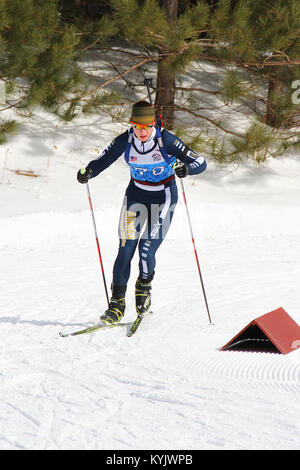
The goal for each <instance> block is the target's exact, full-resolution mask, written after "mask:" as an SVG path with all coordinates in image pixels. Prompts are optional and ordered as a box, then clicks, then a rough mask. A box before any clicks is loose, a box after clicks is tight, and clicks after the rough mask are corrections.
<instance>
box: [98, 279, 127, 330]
mask: <svg viewBox="0 0 300 470" xmlns="http://www.w3.org/2000/svg"><path fill="white" fill-rule="evenodd" d="M126 287H127V286H113V287H112V297H111V298H110V302H109V306H108V309H107V310H105V312H104V314H103V315H101V317H100V320H102V321H103V322H104V323H106V324H107V325H113V324H114V323H119V321H120V320H121V318H122V317H123V316H124V311H125V293H126Z"/></svg>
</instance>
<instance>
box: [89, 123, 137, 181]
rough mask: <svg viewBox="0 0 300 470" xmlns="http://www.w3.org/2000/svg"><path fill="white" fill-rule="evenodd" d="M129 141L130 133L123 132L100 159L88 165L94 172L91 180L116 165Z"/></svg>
mask: <svg viewBox="0 0 300 470" xmlns="http://www.w3.org/2000/svg"><path fill="white" fill-rule="evenodd" d="M127 141H128V131H125V132H123V134H121V135H119V136H118V137H117V138H116V139H115V140H113V141H112V142H111V144H110V145H109V146H108V147H107V148H106V149H105V150H104V151H103V152H102V154H101V155H100V157H98V158H97V159H96V160H92V161H91V162H90V163H89V164H88V165H87V168H89V169H90V170H91V171H92V176H91V178H95V176H98V175H99V174H100V173H102V171H104V170H106V168H108V167H109V166H110V165H111V164H112V163H114V162H115V161H116V160H117V159H118V158H119V157H120V156H121V155H122V154H123V153H124V152H125V148H126V144H127Z"/></svg>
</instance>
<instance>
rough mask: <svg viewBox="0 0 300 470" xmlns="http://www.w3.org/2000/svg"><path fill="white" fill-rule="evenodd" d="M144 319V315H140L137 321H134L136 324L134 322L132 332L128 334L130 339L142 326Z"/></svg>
mask: <svg viewBox="0 0 300 470" xmlns="http://www.w3.org/2000/svg"><path fill="white" fill-rule="evenodd" d="M149 313H150V312H149ZM143 318H144V315H141V314H139V315H138V316H137V317H136V319H135V320H134V322H133V324H132V326H131V328H130V330H129V331H128V333H127V336H129V337H130V336H132V335H134V333H135V332H136V330H137V329H138V327H139V326H140V324H141V322H142V320H143Z"/></svg>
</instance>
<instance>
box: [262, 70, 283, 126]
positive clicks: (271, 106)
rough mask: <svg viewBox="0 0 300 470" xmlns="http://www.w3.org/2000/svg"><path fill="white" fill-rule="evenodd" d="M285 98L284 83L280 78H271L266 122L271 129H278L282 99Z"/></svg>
mask: <svg viewBox="0 0 300 470" xmlns="http://www.w3.org/2000/svg"><path fill="white" fill-rule="evenodd" d="M283 96H284V90H283V82H282V80H281V78H280V77H278V76H274V77H270V80H269V86H268V98H267V110H266V118H265V122H266V124H268V125H269V126H271V127H278V126H280V125H281V122H280V117H279V114H280V109H279V108H280V104H279V103H280V98H281V97H283Z"/></svg>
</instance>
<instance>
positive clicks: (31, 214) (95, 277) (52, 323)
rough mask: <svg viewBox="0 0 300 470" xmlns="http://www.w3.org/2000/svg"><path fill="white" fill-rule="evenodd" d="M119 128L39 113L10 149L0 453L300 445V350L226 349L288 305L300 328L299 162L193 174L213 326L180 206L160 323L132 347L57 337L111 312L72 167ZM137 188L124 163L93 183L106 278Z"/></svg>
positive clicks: (162, 257)
mask: <svg viewBox="0 0 300 470" xmlns="http://www.w3.org/2000/svg"><path fill="white" fill-rule="evenodd" d="M122 130H123V127H122V126H120V125H115V124H112V123H111V121H110V119H108V118H107V117H105V116H99V117H94V118H91V119H89V120H86V121H84V120H81V121H79V122H77V123H76V124H72V125H70V126H69V127H66V128H62V127H59V126H58V125H57V123H56V121H55V120H54V118H53V117H51V116H49V115H46V114H44V113H38V114H37V115H36V117H35V118H34V119H32V120H31V121H26V122H24V123H23V125H22V129H21V132H20V133H19V134H18V135H17V136H14V137H11V138H10V139H9V142H8V143H7V144H6V145H4V146H2V147H0V165H1V166H0V198H1V205H0V259H1V270H0V288H1V296H0V328H1V343H0V344H1V357H0V384H1V386H0V393H1V401H0V449H32V450H37V449H60V450H62V449H85V450H87V449H119V450H133V449H136V450H141V449H157V450H158V449H161V450H164V449H176V450H180V449H191V450H192V449H215V450H221V449H234V450H236V449H299V447H300V404H299V395H298V394H299V392H300V366H299V360H300V349H298V350H295V351H293V352H291V353H289V354H287V355H280V354H270V353H252V352H233V351H231V352H222V351H220V348H221V347H222V346H223V345H224V344H225V343H227V342H228V341H229V340H230V339H231V338H232V337H233V336H234V335H235V334H237V333H238V332H239V331H240V330H241V329H242V328H243V327H244V326H246V325H247V324H248V323H249V322H250V321H252V320H253V319H254V318H256V317H258V316H260V315H263V314H265V313H267V312H270V311H271V310H274V309H276V308H278V307H283V308H284V309H285V310H286V311H287V312H288V313H289V315H290V316H291V317H292V318H293V319H294V320H295V321H296V322H297V323H300V303H299V298H300V293H299V285H300V262H299V260H300V223H299V211H300V191H299V185H300V161H299V155H295V156H291V157H290V158H281V159H278V160H273V161H269V162H268V163H267V164H266V165H265V166H261V167H260V168H258V169H257V168H255V166H254V164H252V163H251V162H250V163H248V164H247V165H244V166H242V167H239V168H238V167H234V166H232V167H227V168H219V167H216V166H215V165H214V164H213V163H212V162H210V161H208V169H207V171H206V172H205V173H204V174H202V175H199V176H198V177H196V178H194V177H193V178H192V177H190V178H187V179H186V180H184V185H185V190H186V195H187V199H188V203H189V208H190V214H191V217H192V223H193V229H194V234H195V238H196V244H197V248H198V254H199V258H200V264H201V269H202V274H203V278H204V283H205V287H206V291H207V298H208V302H209V307H210V311H211V316H212V320H213V323H214V325H209V322H208V317H207V313H206V310H205V305H204V301H203V296H202V292H201V287H200V282H199V278H198V273H197V269H196V263H195V259H194V253H193V249H192V244H191V240H190V233H189V228H188V225H187V219H186V213H185V207H184V204H183V202H182V197H180V202H179V204H178V207H177V210H176V212H175V217H174V222H173V225H172V227H171V230H170V231H169V233H168V236H167V239H166V240H165V243H164V244H163V245H162V246H161V248H160V250H159V252H158V257H157V274H156V278H155V281H154V282H153V310H154V315H152V316H151V317H148V318H147V319H145V320H144V323H143V325H142V326H141V328H140V330H139V331H138V333H137V334H136V335H135V336H134V337H132V338H127V337H126V332H125V330H124V329H122V328H116V329H114V330H110V331H99V332H96V333H93V334H90V335H85V336H80V337H71V338H66V339H63V338H60V337H59V335H58V332H59V331H60V330H63V331H72V330H73V329H77V328H81V327H84V326H87V325H90V324H92V323H94V322H95V321H97V319H98V316H99V314H100V313H102V312H103V310H104V309H105V308H106V299H105V293H104V289H103V283H102V279H101V272H100V266H99V260H98V257H97V250H96V244H95V239H94V233H93V227H92V220H91V216H90V212H89V208H88V201H87V196H86V188H85V186H84V185H79V184H78V183H77V181H76V172H77V169H78V168H80V167H82V166H83V165H85V164H87V163H88V161H89V160H90V159H92V158H94V157H95V156H96V155H98V154H99V152H100V151H101V150H102V149H103V148H104V147H105V146H106V145H107V144H108V143H109V142H110V141H111V140H112V139H113V137H114V136H115V135H116V133H118V132H119V131H120V132H121V131H122ZM24 172H33V173H34V174H37V175H39V176H38V177H34V176H28V175H24V174H20V173H24ZM127 183H128V169H127V167H126V165H125V163H124V162H123V160H119V161H117V162H116V163H115V164H114V165H113V166H111V167H110V168H109V169H108V170H107V171H106V172H105V173H103V174H102V175H100V176H99V177H98V178H96V179H95V180H93V181H91V182H90V190H91V194H92V198H93V204H94V208H95V215H96V222H97V227H98V231H99V238H100V243H101V249H102V255H103V261H104V267H105V270H106V277H107V283H108V285H109V284H110V282H111V270H112V265H113V261H114V258H115V255H116V250H117V246H118V238H117V223H118V217H119V210H120V206H121V202H122V199H123V193H124V190H125V188H126V185H127ZM179 188H180V186H179ZM137 262H138V260H137V257H135V258H134V261H133V265H132V276H131V279H130V284H129V288H128V296H127V306H128V308H127V314H126V318H127V320H128V321H130V320H133V319H134V318H135V313H134V283H135V279H136V276H137ZM299 339H300V338H299Z"/></svg>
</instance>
